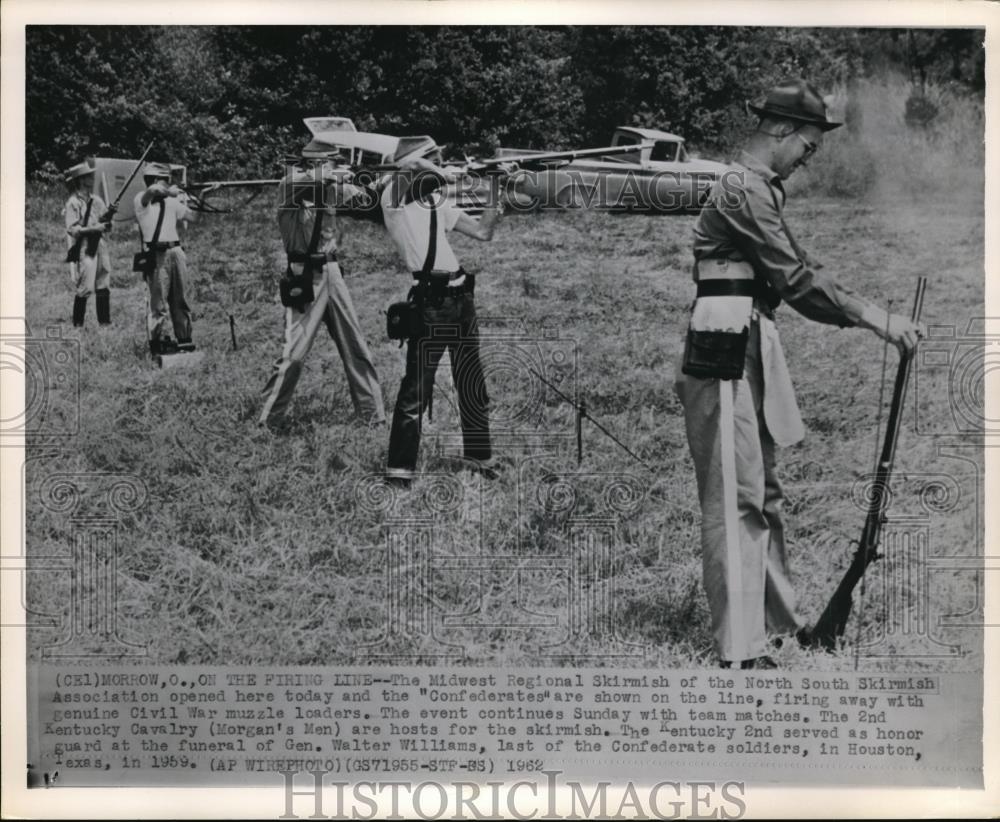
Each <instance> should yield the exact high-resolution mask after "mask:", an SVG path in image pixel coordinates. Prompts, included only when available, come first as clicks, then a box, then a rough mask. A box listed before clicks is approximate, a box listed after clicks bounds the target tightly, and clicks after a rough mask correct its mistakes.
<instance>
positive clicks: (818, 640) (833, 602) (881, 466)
mask: <svg viewBox="0 0 1000 822" xmlns="http://www.w3.org/2000/svg"><path fill="white" fill-rule="evenodd" d="M926 288H927V278H926V277H920V278H919V279H918V280H917V294H916V297H915V299H914V302H913V313H912V315H911V319H912V320H913V322H919V321H920V314H921V312H922V311H923V305H924V291H925V290H926ZM914 353H915V350H914V351H910V352H908V353H904V354H902V355H901V357H900V361H899V368H898V369H897V371H896V384H895V386H894V387H893V392H892V405H891V406H890V409H889V421H888V423H887V425H886V432H885V440H884V441H883V443H882V452H881V455H880V456H879V461H878V468H877V469H876V471H875V479H874V482H873V483H872V486H871V490H870V495H869V498H870V502H869V505H868V515H867V516H866V517H865V524H864V528H863V529H862V530H861V538H860V539H859V540H858V547H857V549H856V550H855V552H854V556H853V558H852V559H851V564H850V566H849V567H848V569H847V572H846V573H845V574H844V578H843V579H842V580H841V581H840V584H839V585H838V586H837V589H836V590H835V591H834V592H833V596H831V597H830V601H829V602H828V603H827V606H826V608H825V609H824V611H823V613H822V614H820V617H819V619H818V620H817V621H816V624H815V625H814V626H813V628H812V630H808V629H806V630H804V631H803V632H801V633H800V635H799V639H800V641H801V642H802V643H803V644H807V645H812V646H813V647H821V648H824V649H826V650H828V651H829V650H833V649H834V648H835V647H836V645H837V640H838V639H839V638H840V637H842V636H843V635H844V630H845V628H846V627H847V620H848V619H849V618H850V615H851V608H852V606H853V594H854V588H855V586H857V584H858V582H860V581H861V578H862V577H863V576H864V574H865V570H866V569H867V568H868V566H869V565H870V564H871V563H872V562H874V561H875V560H877V559H879V557H880V556H881V555H880V554H879V552H878V549H879V542H880V541H881V537H882V526H883V525H884V524H885V521H886V508H887V507H888V501H889V478H890V475H891V474H892V465H893V461H894V459H895V456H896V443H897V441H898V440H899V428H900V423H901V421H902V416H903V400H904V399H905V398H906V386H907V383H908V382H909V379H910V365H911V363H912V361H913V355H914Z"/></svg>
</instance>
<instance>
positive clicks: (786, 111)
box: [747, 78, 843, 131]
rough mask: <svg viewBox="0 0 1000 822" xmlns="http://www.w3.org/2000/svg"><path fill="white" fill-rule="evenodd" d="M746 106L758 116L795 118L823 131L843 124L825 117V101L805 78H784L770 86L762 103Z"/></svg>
mask: <svg viewBox="0 0 1000 822" xmlns="http://www.w3.org/2000/svg"><path fill="white" fill-rule="evenodd" d="M747 108H749V109H750V111H752V112H753V113H754V114H757V115H758V116H760V117H783V118H785V119H787V120H797V121H799V122H802V123H809V124H810V125H814V126H817V127H818V128H821V129H822V130H823V131H830V130H832V129H835V128H839V127H840V126H842V125H843V123H834V122H832V121H830V120H829V119H827V116H826V103H824V102H823V97H822V95H820V93H819V92H818V91H817V90H816V89H815V88H813V86H811V85H810V84H809V83H807V82H806V81H805V80H800V79H795V78H793V79H790V80H785V81H784V82H782V83H779V84H778V85H776V86H775V87H774V88H772V89H771V90H770V91H769V92H768V93H767V97H766V98H765V100H764V104H763V105H760V106H757V105H752V104H748V105H747Z"/></svg>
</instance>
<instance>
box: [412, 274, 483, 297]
mask: <svg viewBox="0 0 1000 822" xmlns="http://www.w3.org/2000/svg"><path fill="white" fill-rule="evenodd" d="M460 277H465V280H464V281H462V282H461V283H459V284H458V285H451V283H453V282H454V281H455V280H457V279H459V278H460ZM413 279H414V281H415V284H414V288H417V289H426V291H427V292H429V293H431V294H434V295H438V296H441V295H449V294H450V295H458V294H471V293H473V291H474V290H475V287H476V278H475V277H474V276H473V275H472V274H470V273H469V272H468V271H466V270H465V269H464V268H460V269H458V271H450V272H448V273H443V274H434V273H431V274H427V275H425V274H423V273H421V272H419V271H415V272H413Z"/></svg>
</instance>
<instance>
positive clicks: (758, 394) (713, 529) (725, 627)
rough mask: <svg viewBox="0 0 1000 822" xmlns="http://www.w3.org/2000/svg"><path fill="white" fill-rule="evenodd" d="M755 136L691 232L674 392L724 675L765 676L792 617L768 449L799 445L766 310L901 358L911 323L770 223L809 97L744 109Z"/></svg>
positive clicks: (785, 91) (820, 119)
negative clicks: (735, 671) (856, 329)
mask: <svg viewBox="0 0 1000 822" xmlns="http://www.w3.org/2000/svg"><path fill="white" fill-rule="evenodd" d="M751 108H752V110H753V111H754V112H755V113H756V114H757V115H758V116H759V117H760V122H759V124H758V126H757V130H756V131H755V132H754V133H753V134H752V135H751V136H750V138H749V139H748V141H747V143H746V145H745V147H744V151H743V152H742V153H741V154H740V155H739V157H738V159H737V161H736V163H735V164H734V165H733V166H732V168H731V169H730V171H729V173H728V174H725V175H723V178H722V179H721V180H720V181H719V182H718V183H716V185H715V188H714V189H713V191H712V193H711V196H710V198H709V201H708V202H707V203H706V205H705V207H704V209H703V210H702V212H701V215H700V217H699V219H698V223H697V225H696V228H695V241H694V257H695V266H694V281H695V283H696V285H697V298H696V300H695V303H694V305H693V307H692V312H691V318H690V324H689V328H688V333H687V339H686V341H685V347H684V353H683V355H682V359H681V361H680V362H679V363H678V371H677V380H676V389H677V393H678V396H679V397H680V400H681V404H682V405H683V407H684V417H685V424H686V428H687V439H688V445H689V446H690V449H691V456H692V458H693V460H694V464H695V472H696V475H697V481H698V496H699V500H700V503H701V514H702V524H701V543H702V565H703V574H704V584H705V591H706V594H707V595H708V601H709V606H710V609H711V613H712V632H713V635H714V638H715V646H716V651H717V653H718V655H719V659H720V662H721V664H722V667H724V668H728V667H731V666H733V665H734V664H735V665H737V666H738V667H741V668H755V667H757V668H773V667H775V663H774V661H773V660H772V659H771V658H770V657H769V656H767V647H768V646H767V634H768V633H772V634H775V635H781V634H794V633H796V632H797V631H798V630H799V629H800V628H801V627H802V622H801V620H800V618H799V616H798V614H797V613H796V605H795V595H794V591H793V589H792V584H791V581H790V579H789V574H788V564H787V558H786V556H785V544H784V536H783V529H782V523H781V515H780V511H781V502H782V490H781V486H780V484H779V482H778V477H777V471H776V467H775V447H776V446H777V445H781V446H787V445H791V444H793V443H795V442H798V441H799V440H800V439H802V437H803V436H804V433H805V431H804V428H803V425H802V419H801V417H800V416H799V411H798V407H797V405H796V402H795V393H794V390H793V388H792V384H791V379H790V377H789V374H788V369H787V367H786V364H785V358H784V354H783V352H782V349H781V343H780V341H779V339H778V332H777V329H776V328H775V325H774V321H773V319H774V309H775V308H776V307H777V306H778V304H779V303H780V302H781V301H782V300H784V301H785V302H787V303H788V304H789V305H790V306H791V307H792V308H794V309H795V310H796V311H798V312H799V313H800V314H802V315H804V316H806V317H808V318H809V319H811V320H814V321H816V322H821V323H828V324H832V325H837V326H840V327H851V326H860V327H862V328H867V329H869V330H871V331H874V332H875V333H876V334H878V335H879V336H880V337H882V338H884V339H887V340H889V341H890V342H892V343H894V344H896V345H897V346H900V347H901V348H902V349H904V350H911V349H912V348H913V347H914V346H915V345H916V344H917V340H918V337H919V336H920V335H922V333H923V331H922V327H921V326H918V325H915V324H914V323H912V322H910V320H909V319H908V318H906V317H904V316H901V315H897V314H891V315H890V314H887V313H886V312H885V311H884V310H882V309H881V308H879V307H877V306H875V305H873V304H872V303H870V302H869V301H868V300H866V299H864V298H863V297H862V296H860V295H859V294H857V293H855V292H854V291H852V290H851V289H849V288H846V287H845V286H843V285H840V284H838V283H837V281H836V280H835V279H834V278H833V277H832V276H830V275H827V274H825V273H823V272H820V271H818V270H817V268H818V266H816V265H815V264H814V263H813V262H812V261H811V260H810V259H809V257H808V255H807V254H806V253H805V252H804V251H803V250H802V249H801V248H800V247H799V246H798V244H797V243H796V242H795V240H794V239H793V238H792V236H791V234H790V233H789V231H788V228H787V226H786V225H785V223H784V218H783V217H782V210H783V206H784V200H785V193H784V189H783V188H782V184H781V181H782V180H784V179H787V178H788V177H789V175H791V174H792V172H794V171H795V170H796V169H797V168H798V167H799V166H801V165H804V163H805V161H806V160H807V159H808V158H809V157H810V156H811V155H812V154H813V152H815V151H816V149H817V148H818V147H819V145H820V143H821V142H822V139H823V134H824V132H826V131H829V130H831V129H834V128H837V126H839V125H840V123H833V122H830V121H829V120H828V119H827V115H826V106H825V104H824V103H823V100H822V98H821V97H820V95H819V93H818V92H817V91H816V90H815V89H814V88H813V87H812V86H810V85H809V84H808V83H806V82H804V81H803V80H798V79H793V80H788V81H786V82H784V83H782V84H781V85H779V86H777V87H775V88H774V89H772V90H771V91H770V93H769V94H768V95H767V100H766V102H765V104H764V105H763V106H759V107H757V106H755V107H751Z"/></svg>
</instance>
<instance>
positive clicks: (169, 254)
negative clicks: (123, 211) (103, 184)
mask: <svg viewBox="0 0 1000 822" xmlns="http://www.w3.org/2000/svg"><path fill="white" fill-rule="evenodd" d="M143 182H145V184H146V189H145V190H144V191H141V192H139V193H138V194H136V196H135V203H134V205H135V219H136V222H138V224H139V232H140V233H141V235H142V251H143V253H144V255H145V264H144V268H143V272H142V273H143V277H144V278H145V280H146V285H147V287H148V288H149V306H148V314H147V317H146V334H147V337H148V339H149V350H150V353H151V354H152V355H153V356H154V357H157V356H159V355H161V354H174V353H177V352H189V351H194V343H193V342H191V309H190V307H189V306H188V304H187V300H186V299H185V297H184V288H185V281H186V279H187V257H186V256H185V254H184V249H183V248H182V247H181V243H180V238H179V236H178V234H177V222H178V221H179V220H190V219H193V218H194V214H193V213H192V212H191V210H190V209H189V208H188V205H187V198H186V197H184V196H182V195H183V191H182V190H181V189H180V188H178V187H177V186H174V185H170V184H169V183H170V167H169V166H167V165H165V164H163V163H148V164H147V165H146V168H145V170H144V172H143ZM168 317H169V320H170V323H171V325H172V327H173V332H174V336H173V337H171V336H170V333H169V331H168V328H167V320H168Z"/></svg>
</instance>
